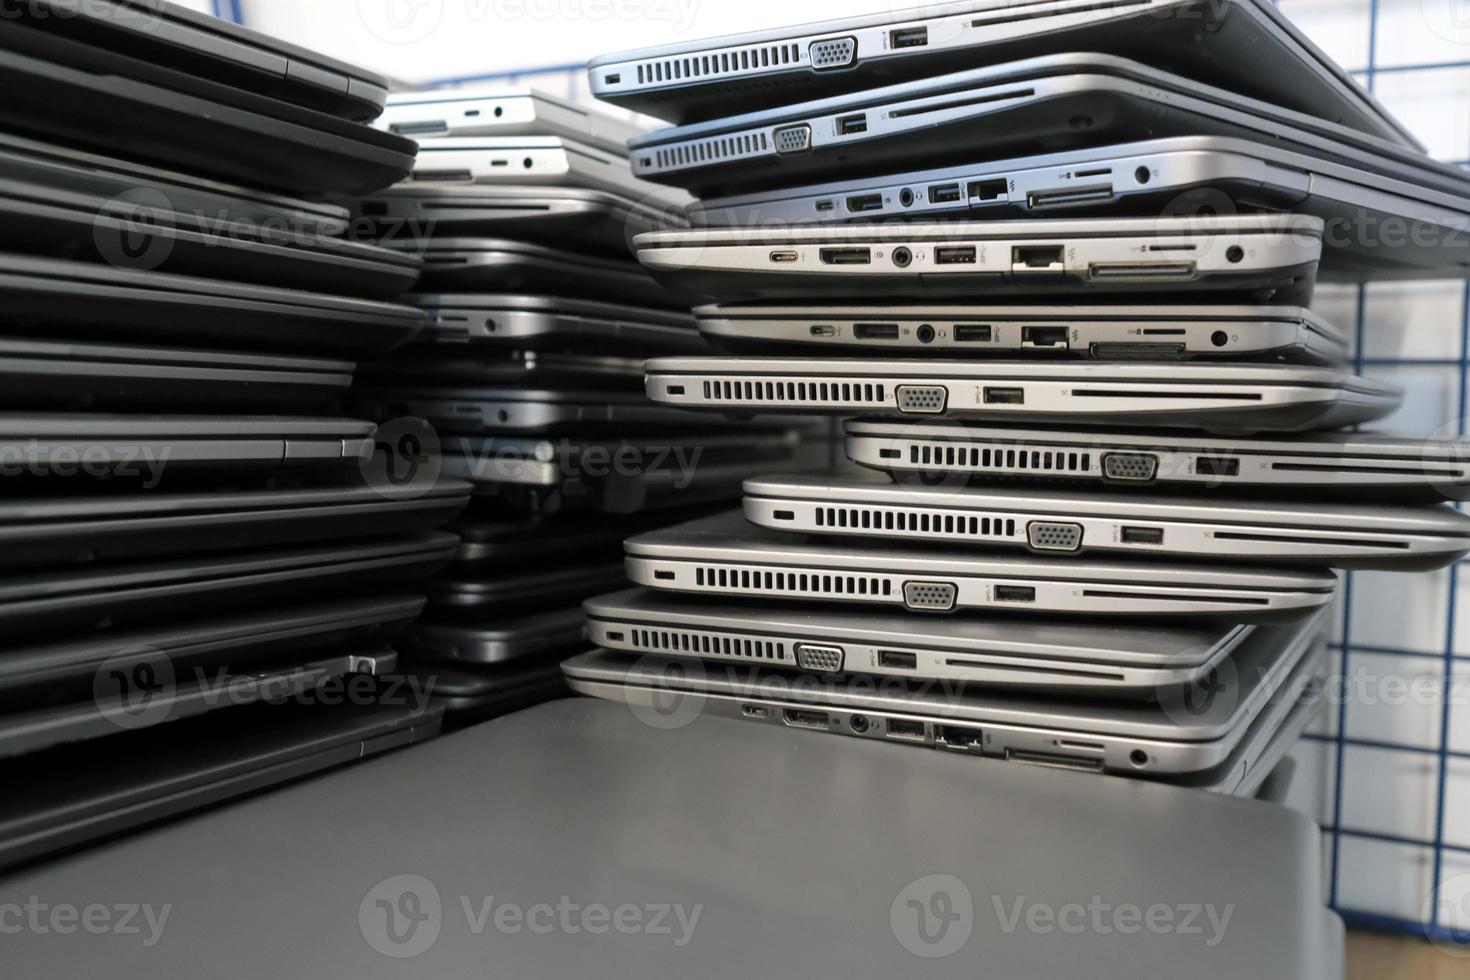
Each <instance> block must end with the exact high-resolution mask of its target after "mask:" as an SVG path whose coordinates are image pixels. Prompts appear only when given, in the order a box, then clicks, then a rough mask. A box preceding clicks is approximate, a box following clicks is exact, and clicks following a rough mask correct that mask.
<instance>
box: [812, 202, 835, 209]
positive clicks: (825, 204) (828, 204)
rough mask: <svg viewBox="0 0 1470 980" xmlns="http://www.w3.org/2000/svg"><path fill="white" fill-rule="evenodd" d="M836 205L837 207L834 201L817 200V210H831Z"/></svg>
mask: <svg viewBox="0 0 1470 980" xmlns="http://www.w3.org/2000/svg"><path fill="white" fill-rule="evenodd" d="M836 207H837V204H836V202H834V201H818V202H817V210H818V211H831V210H833V209H835V208H836Z"/></svg>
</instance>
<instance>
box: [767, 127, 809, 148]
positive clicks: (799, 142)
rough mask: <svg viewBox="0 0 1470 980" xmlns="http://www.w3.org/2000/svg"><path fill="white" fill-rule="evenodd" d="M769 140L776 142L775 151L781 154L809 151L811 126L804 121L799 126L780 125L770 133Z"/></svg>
mask: <svg viewBox="0 0 1470 980" xmlns="http://www.w3.org/2000/svg"><path fill="white" fill-rule="evenodd" d="M771 142H772V143H774V144H776V152H777V153H779V154H781V155H783V156H784V155H786V154H789V153H809V152H811V148H812V128H811V127H810V126H808V125H807V124H806V123H802V124H801V125H800V126H782V127H781V128H780V129H777V130H776V131H775V132H773V133H772V134H771Z"/></svg>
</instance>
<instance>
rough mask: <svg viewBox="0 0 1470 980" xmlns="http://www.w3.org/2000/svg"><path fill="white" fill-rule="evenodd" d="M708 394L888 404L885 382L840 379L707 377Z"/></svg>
mask: <svg viewBox="0 0 1470 980" xmlns="http://www.w3.org/2000/svg"><path fill="white" fill-rule="evenodd" d="M703 386H704V398H705V400H706V401H715V402H763V403H769V404H775V405H793V404H801V405H872V406H886V405H887V404H888V389H887V387H886V386H885V385H882V384H868V383H864V382H838V381H830V382H829V381H714V380H711V381H705V382H703Z"/></svg>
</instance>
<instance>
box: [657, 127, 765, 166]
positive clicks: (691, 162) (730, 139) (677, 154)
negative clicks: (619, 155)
mask: <svg viewBox="0 0 1470 980" xmlns="http://www.w3.org/2000/svg"><path fill="white" fill-rule="evenodd" d="M770 148H771V141H770V138H769V137H768V136H767V135H766V133H765V132H764V131H759V132H749V133H737V134H735V135H733V136H714V137H711V138H710V139H705V140H691V141H688V142H685V143H678V144H675V145H674V146H667V147H664V148H663V149H660V150H658V151H656V152H655V153H654V155H653V163H654V166H655V168H656V169H658V170H667V169H669V168H672V167H693V166H701V165H703V164H708V163H720V162H722V161H726V160H739V159H741V158H742V157H750V156H755V155H756V154H759V153H765V152H766V151H768V150H769V149H770ZM645 159H646V158H645Z"/></svg>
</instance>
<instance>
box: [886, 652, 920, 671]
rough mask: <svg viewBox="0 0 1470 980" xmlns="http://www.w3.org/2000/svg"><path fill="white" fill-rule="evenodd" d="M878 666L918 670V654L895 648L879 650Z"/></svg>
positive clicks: (891, 668)
mask: <svg viewBox="0 0 1470 980" xmlns="http://www.w3.org/2000/svg"><path fill="white" fill-rule="evenodd" d="M878 666H879V667H887V668H889V669H890V670H918V669H919V656H918V654H914V653H899V652H898V651H897V650H879V651H878Z"/></svg>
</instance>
